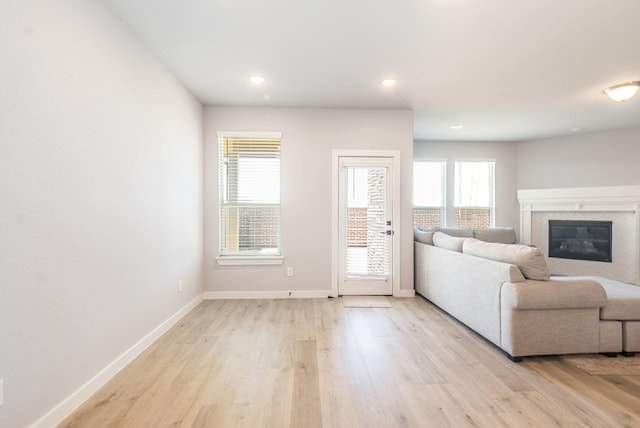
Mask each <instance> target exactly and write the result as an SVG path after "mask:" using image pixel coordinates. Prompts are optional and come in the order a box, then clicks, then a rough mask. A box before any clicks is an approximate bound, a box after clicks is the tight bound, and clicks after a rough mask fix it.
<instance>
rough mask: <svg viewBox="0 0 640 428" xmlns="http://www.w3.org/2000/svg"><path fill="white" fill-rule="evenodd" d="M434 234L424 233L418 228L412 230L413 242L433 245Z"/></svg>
mask: <svg viewBox="0 0 640 428" xmlns="http://www.w3.org/2000/svg"><path fill="white" fill-rule="evenodd" d="M434 233H435V232H425V231H424V230H420V229H418V228H414V229H413V240H414V241H417V242H422V243H423V244H428V245H433V234H434Z"/></svg>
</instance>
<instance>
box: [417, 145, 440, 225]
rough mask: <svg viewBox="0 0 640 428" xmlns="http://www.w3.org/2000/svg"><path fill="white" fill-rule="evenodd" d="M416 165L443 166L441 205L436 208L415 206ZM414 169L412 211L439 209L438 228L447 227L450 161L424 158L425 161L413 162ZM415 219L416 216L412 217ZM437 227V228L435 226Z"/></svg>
mask: <svg viewBox="0 0 640 428" xmlns="http://www.w3.org/2000/svg"><path fill="white" fill-rule="evenodd" d="M416 163H434V164H436V163H437V164H440V165H441V166H442V171H441V177H442V178H441V179H442V182H441V188H440V194H441V196H442V197H441V201H440V203H441V205H440V206H438V207H436V206H423V205H415V199H414V197H415V186H416V183H415V165H416ZM413 168H414V172H413V178H414V180H413V181H414V182H413V186H414V188H413V191H412V201H411V203H412V210H415V209H416V208H418V209H420V208H426V209H439V210H440V211H441V213H440V226H437V227H446V226H445V225H446V224H447V212H448V207H447V200H448V198H447V183H448V180H447V177H448V170H449V161H448V159H447V158H423V159H414V160H413ZM412 217H414V216H412ZM412 222H413V223H414V224H415V217H414V218H413V219H412ZM433 227H436V226H433Z"/></svg>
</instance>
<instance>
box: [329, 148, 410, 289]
mask: <svg viewBox="0 0 640 428" xmlns="http://www.w3.org/2000/svg"><path fill="white" fill-rule="evenodd" d="M341 157H351V158H358V157H361V158H389V159H391V160H392V162H391V163H392V169H393V171H392V174H391V183H392V184H391V186H392V193H393V197H392V201H391V203H392V212H393V219H394V225H393V230H394V231H395V233H394V234H393V239H392V241H391V242H392V252H391V257H392V258H393V260H392V264H391V268H392V270H393V272H392V274H391V277H392V281H393V290H392V293H393V296H397V295H399V293H400V235H401V231H402V224H401V221H400V151H399V150H332V151H331V296H332V297H338V276H339V269H340V258H339V253H340V251H339V250H340V240H339V229H338V228H339V226H340V218H339V212H340V199H339V180H340V177H339V174H340V158H341Z"/></svg>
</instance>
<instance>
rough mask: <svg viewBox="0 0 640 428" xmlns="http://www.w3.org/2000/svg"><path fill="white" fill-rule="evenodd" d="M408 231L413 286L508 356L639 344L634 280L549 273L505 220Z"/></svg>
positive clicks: (629, 349)
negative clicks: (482, 226) (468, 226)
mask: <svg viewBox="0 0 640 428" xmlns="http://www.w3.org/2000/svg"><path fill="white" fill-rule="evenodd" d="M444 232H446V233H444ZM414 238H415V286H416V292H417V293H418V294H420V295H422V296H423V297H425V298H426V299H428V300H430V301H431V302H433V303H434V304H436V305H437V306H439V307H440V308H441V309H443V310H444V311H446V312H448V313H449V314H450V315H452V316H453V317H455V318H457V319H458V320H459V321H461V322H462V323H464V324H466V325H467V326H468V327H470V328H472V329H473V330H475V331H476V332H477V333H479V334H481V335H482V336H484V337H485V338H486V339H488V340H489V341H491V342H492V343H494V344H495V345H497V346H498V347H500V348H501V349H502V350H504V352H506V353H507V355H508V356H509V358H511V359H512V360H514V361H520V360H521V359H522V357H525V356H534V355H557V354H579V353H604V354H608V355H615V354H616V353H619V352H623V353H625V354H626V355H633V353H634V352H640V287H635V286H632V285H628V284H621V283H616V282H615V281H610V280H603V279H602V278H595V277H562V278H556V277H551V276H550V274H549V271H548V268H547V264H546V259H545V256H544V254H543V253H542V252H541V251H540V250H539V249H537V248H534V247H529V246H526V245H517V244H515V239H516V237H515V233H514V231H513V229H511V228H492V229H476V230H474V229H465V228H449V229H440V230H438V231H426V232H425V231H420V230H415V231H414ZM605 282H606V284H604V285H603V283H605ZM611 283H613V285H611ZM607 284H609V285H607ZM607 287H609V288H607ZM621 287H622V288H621ZM608 290H610V291H608ZM608 294H609V295H611V297H610V298H609V297H608ZM622 318H625V319H622Z"/></svg>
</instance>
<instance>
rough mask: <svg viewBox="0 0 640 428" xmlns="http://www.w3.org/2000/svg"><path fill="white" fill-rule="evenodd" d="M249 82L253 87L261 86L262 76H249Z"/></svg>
mask: <svg viewBox="0 0 640 428" xmlns="http://www.w3.org/2000/svg"><path fill="white" fill-rule="evenodd" d="M249 80H250V81H251V83H253V84H254V85H262V84H263V83H264V77H262V76H251V77H250V78H249Z"/></svg>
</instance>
